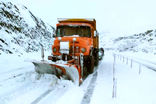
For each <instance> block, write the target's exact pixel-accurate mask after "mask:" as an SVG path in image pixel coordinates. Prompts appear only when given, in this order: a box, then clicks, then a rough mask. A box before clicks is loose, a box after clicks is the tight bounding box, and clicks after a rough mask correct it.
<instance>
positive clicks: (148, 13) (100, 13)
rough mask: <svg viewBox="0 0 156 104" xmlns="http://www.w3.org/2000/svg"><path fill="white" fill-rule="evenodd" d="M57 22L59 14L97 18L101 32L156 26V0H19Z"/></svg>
mask: <svg viewBox="0 0 156 104" xmlns="http://www.w3.org/2000/svg"><path fill="white" fill-rule="evenodd" d="M19 1H22V3H24V4H25V5H26V6H27V7H28V8H29V9H30V10H31V11H32V12H33V13H34V14H35V15H36V16H38V17H39V18H41V19H43V20H44V21H46V22H48V23H49V24H50V25H52V26H55V24H56V23H57V18H95V19H96V21H97V28H98V30H99V31H100V32H104V33H113V34H117V35H129V34H134V33H140V32H145V31H146V30H147V29H156V6H155V5H156V0H19Z"/></svg>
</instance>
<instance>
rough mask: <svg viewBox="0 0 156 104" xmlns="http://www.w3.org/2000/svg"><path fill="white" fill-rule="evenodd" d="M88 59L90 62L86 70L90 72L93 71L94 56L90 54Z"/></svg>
mask: <svg viewBox="0 0 156 104" xmlns="http://www.w3.org/2000/svg"><path fill="white" fill-rule="evenodd" d="M89 61H90V63H89V64H88V71H89V73H90V74H91V73H93V72H94V63H95V61H94V56H90V58H89Z"/></svg>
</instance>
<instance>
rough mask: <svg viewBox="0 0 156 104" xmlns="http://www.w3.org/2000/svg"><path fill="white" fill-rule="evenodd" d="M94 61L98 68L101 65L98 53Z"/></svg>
mask: <svg viewBox="0 0 156 104" xmlns="http://www.w3.org/2000/svg"><path fill="white" fill-rule="evenodd" d="M94 60H95V62H94V64H95V66H97V65H98V64H99V54H98V52H97V53H96V57H95V58H94Z"/></svg>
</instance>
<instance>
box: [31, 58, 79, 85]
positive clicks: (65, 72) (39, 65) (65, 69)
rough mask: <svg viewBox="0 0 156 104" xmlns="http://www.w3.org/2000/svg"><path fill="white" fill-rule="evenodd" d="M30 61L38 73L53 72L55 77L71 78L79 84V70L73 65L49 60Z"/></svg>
mask: <svg viewBox="0 0 156 104" xmlns="http://www.w3.org/2000/svg"><path fill="white" fill-rule="evenodd" d="M32 63H33V64H34V65H35V71H36V72H38V73H40V74H44V73H48V74H54V75H56V76H57V77H63V78H65V79H69V80H72V81H73V82H74V83H75V84H76V85H79V72H78V70H77V68H76V67H75V66H74V65H68V64H58V63H55V62H49V61H32Z"/></svg>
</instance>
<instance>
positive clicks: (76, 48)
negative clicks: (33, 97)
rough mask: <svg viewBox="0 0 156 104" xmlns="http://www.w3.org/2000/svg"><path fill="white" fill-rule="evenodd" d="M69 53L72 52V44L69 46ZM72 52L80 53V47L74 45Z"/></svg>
mask: <svg viewBox="0 0 156 104" xmlns="http://www.w3.org/2000/svg"><path fill="white" fill-rule="evenodd" d="M69 53H70V54H72V53H73V46H70V50H69ZM74 53H80V47H78V46H75V47H74Z"/></svg>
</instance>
